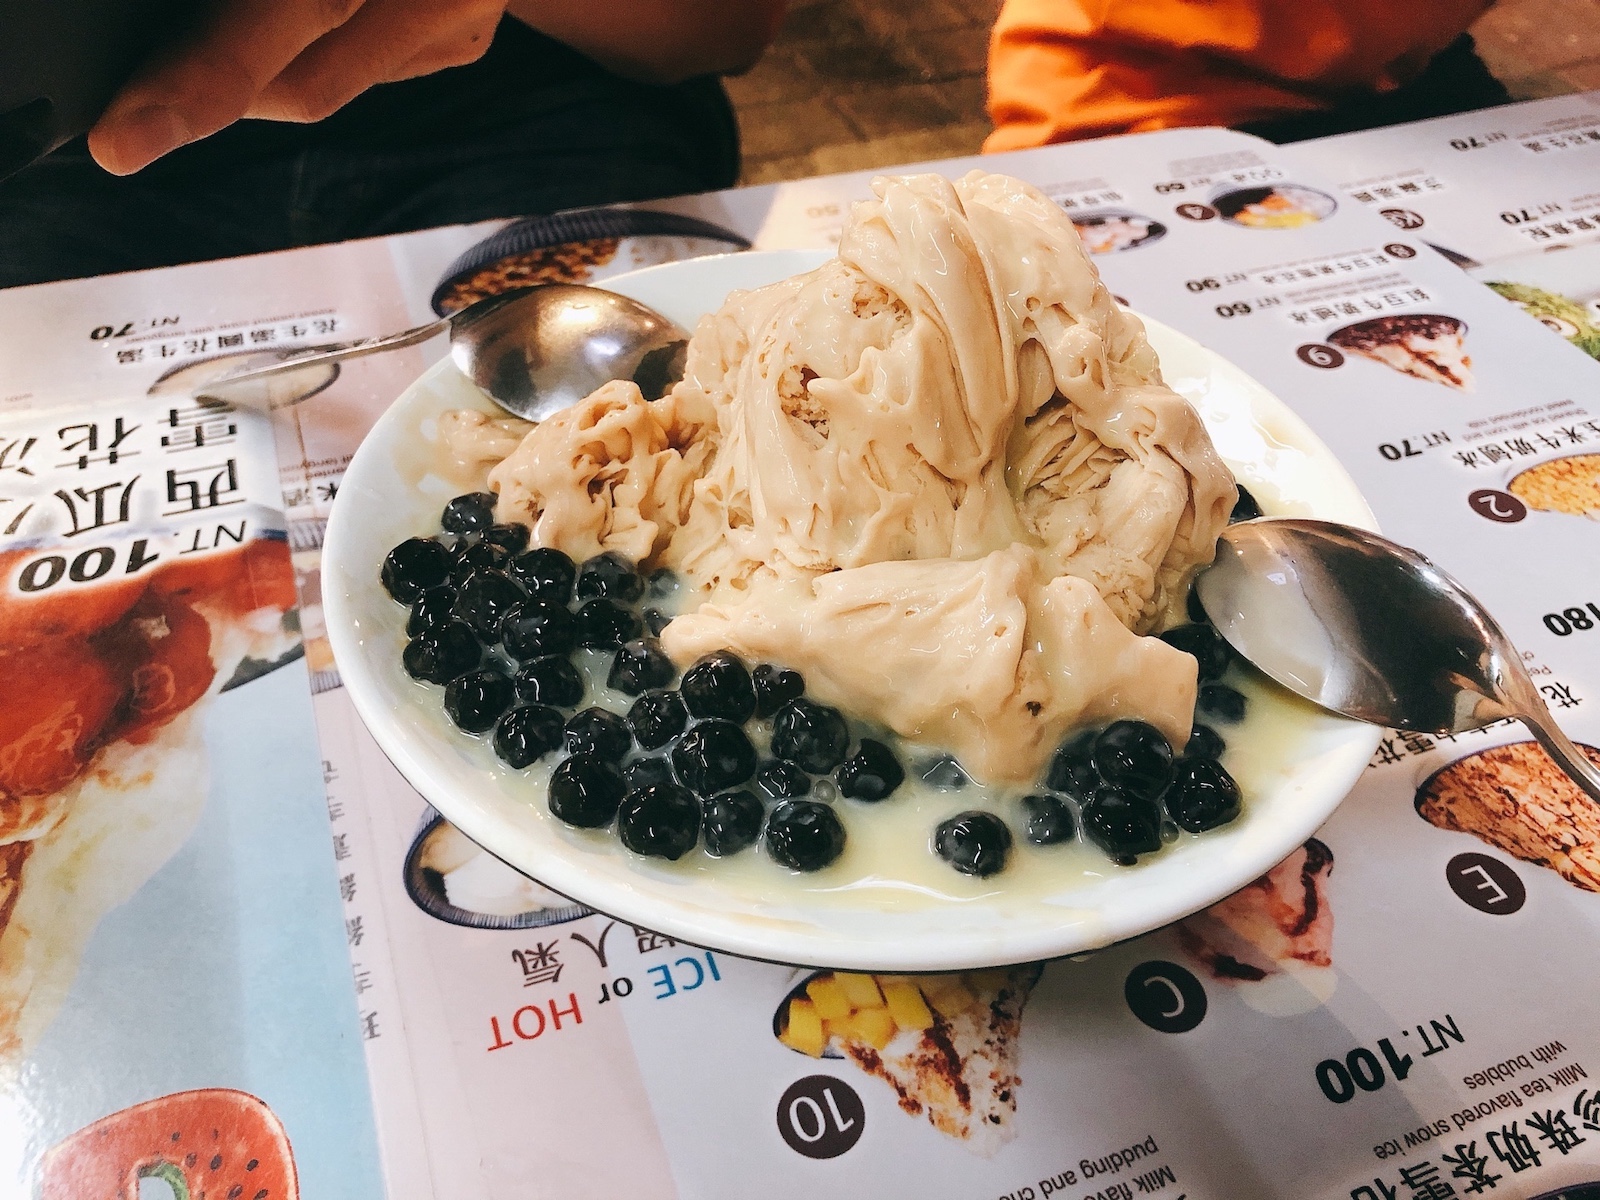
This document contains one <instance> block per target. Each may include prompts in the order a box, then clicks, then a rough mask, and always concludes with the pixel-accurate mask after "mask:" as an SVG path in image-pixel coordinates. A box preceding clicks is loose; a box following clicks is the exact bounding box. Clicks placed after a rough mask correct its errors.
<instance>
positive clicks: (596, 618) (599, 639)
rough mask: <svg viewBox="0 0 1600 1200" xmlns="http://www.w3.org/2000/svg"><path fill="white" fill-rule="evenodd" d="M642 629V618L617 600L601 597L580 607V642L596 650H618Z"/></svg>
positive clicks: (579, 643) (581, 644)
mask: <svg viewBox="0 0 1600 1200" xmlns="http://www.w3.org/2000/svg"><path fill="white" fill-rule="evenodd" d="M642 631H643V626H642V625H641V624H640V622H639V618H638V617H636V616H635V615H634V614H633V613H631V612H629V611H628V610H627V609H625V608H623V607H622V605H620V604H618V603H617V602H616V601H615V600H607V599H606V598H605V597H603V596H602V597H600V598H599V599H597V600H590V601H589V602H588V603H587V604H585V605H584V606H583V607H582V608H580V609H579V610H578V645H580V646H588V647H589V648H591V649H594V650H615V649H616V648H617V647H618V646H620V645H622V643H623V642H631V641H632V640H633V639H634V638H636V637H638V636H639V634H640V633H641V632H642Z"/></svg>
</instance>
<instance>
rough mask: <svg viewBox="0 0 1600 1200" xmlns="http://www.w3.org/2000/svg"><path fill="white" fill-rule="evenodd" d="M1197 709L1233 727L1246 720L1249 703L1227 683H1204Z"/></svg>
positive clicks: (1242, 694)
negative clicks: (1245, 714) (1245, 715)
mask: <svg viewBox="0 0 1600 1200" xmlns="http://www.w3.org/2000/svg"><path fill="white" fill-rule="evenodd" d="M1195 707H1196V708H1198V709H1199V710H1200V711H1201V712H1203V713H1205V714H1206V715H1207V716H1212V717H1215V718H1216V719H1217V720H1219V721H1226V722H1227V723H1228V724H1230V725H1232V724H1234V723H1236V722H1238V721H1242V720H1244V712H1245V709H1246V708H1248V707H1249V703H1248V702H1247V701H1246V700H1245V698H1244V693H1243V692H1241V691H1239V690H1237V689H1236V688H1231V687H1229V686H1228V685H1227V684H1225V683H1203V684H1201V685H1200V698H1199V701H1198V702H1197V703H1196V705H1195Z"/></svg>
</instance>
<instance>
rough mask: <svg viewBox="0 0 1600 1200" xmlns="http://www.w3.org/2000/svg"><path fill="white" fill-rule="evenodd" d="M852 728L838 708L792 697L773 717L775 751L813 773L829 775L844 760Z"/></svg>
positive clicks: (773, 745)
mask: <svg viewBox="0 0 1600 1200" xmlns="http://www.w3.org/2000/svg"><path fill="white" fill-rule="evenodd" d="M849 749H850V727H849V726H848V725H846V724H845V721H844V714H843V713H841V712H840V711H839V710H838V709H836V708H829V707H827V706H826V705H824V704H817V703H816V702H814V701H811V700H791V701H789V703H787V704H785V705H784V706H783V707H782V708H780V709H779V710H778V712H777V715H776V716H775V717H773V718H772V753H773V754H775V755H777V756H778V757H779V758H781V759H785V760H787V761H788V762H792V763H797V764H799V765H800V766H801V767H803V768H805V769H806V770H807V771H810V772H811V773H812V774H813V775H826V774H827V773H828V772H829V771H831V770H833V769H834V768H835V767H837V766H838V765H839V764H840V763H842V762H843V761H844V756H845V751H847V750H849Z"/></svg>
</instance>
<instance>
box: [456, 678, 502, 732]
mask: <svg viewBox="0 0 1600 1200" xmlns="http://www.w3.org/2000/svg"><path fill="white" fill-rule="evenodd" d="M515 695H516V693H515V692H514V691H513V689H512V687H511V680H509V679H507V678H506V677H505V676H504V675H502V674H500V672H499V671H490V670H484V671H468V672H467V673H466V674H465V675H458V676H456V677H455V678H454V679H452V680H451V681H450V682H449V683H447V684H446V685H445V689H444V710H445V712H447V713H449V714H450V719H451V720H452V721H454V722H455V723H456V726H457V728H459V729H463V730H465V731H466V732H467V733H485V732H487V731H488V730H490V729H493V728H494V723H495V722H496V721H498V720H499V719H500V714H501V713H503V712H505V711H506V709H508V708H510V707H511V701H512V700H513V699H514V698H515Z"/></svg>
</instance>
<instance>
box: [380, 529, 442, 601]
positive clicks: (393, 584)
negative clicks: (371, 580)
mask: <svg viewBox="0 0 1600 1200" xmlns="http://www.w3.org/2000/svg"><path fill="white" fill-rule="evenodd" d="M449 575H450V551H449V550H448V549H446V548H445V547H444V546H442V545H440V544H439V543H438V542H436V541H433V540H432V539H431V538H407V539H406V540H405V541H403V542H401V543H400V544H399V545H398V546H396V547H395V548H394V549H393V550H391V551H389V553H388V554H386V555H384V556H383V567H382V569H380V570H379V572H378V578H379V580H380V581H381V582H382V584H383V588H384V590H385V591H386V592H388V593H389V595H391V596H393V597H394V598H395V599H396V600H398V601H400V603H401V604H410V603H411V602H412V601H413V600H415V599H416V598H417V597H418V596H420V595H422V593H423V592H425V591H426V590H427V589H428V588H433V587H438V586H439V585H440V584H441V583H443V582H444V581H445V580H446V579H447V578H448V577H449Z"/></svg>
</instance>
